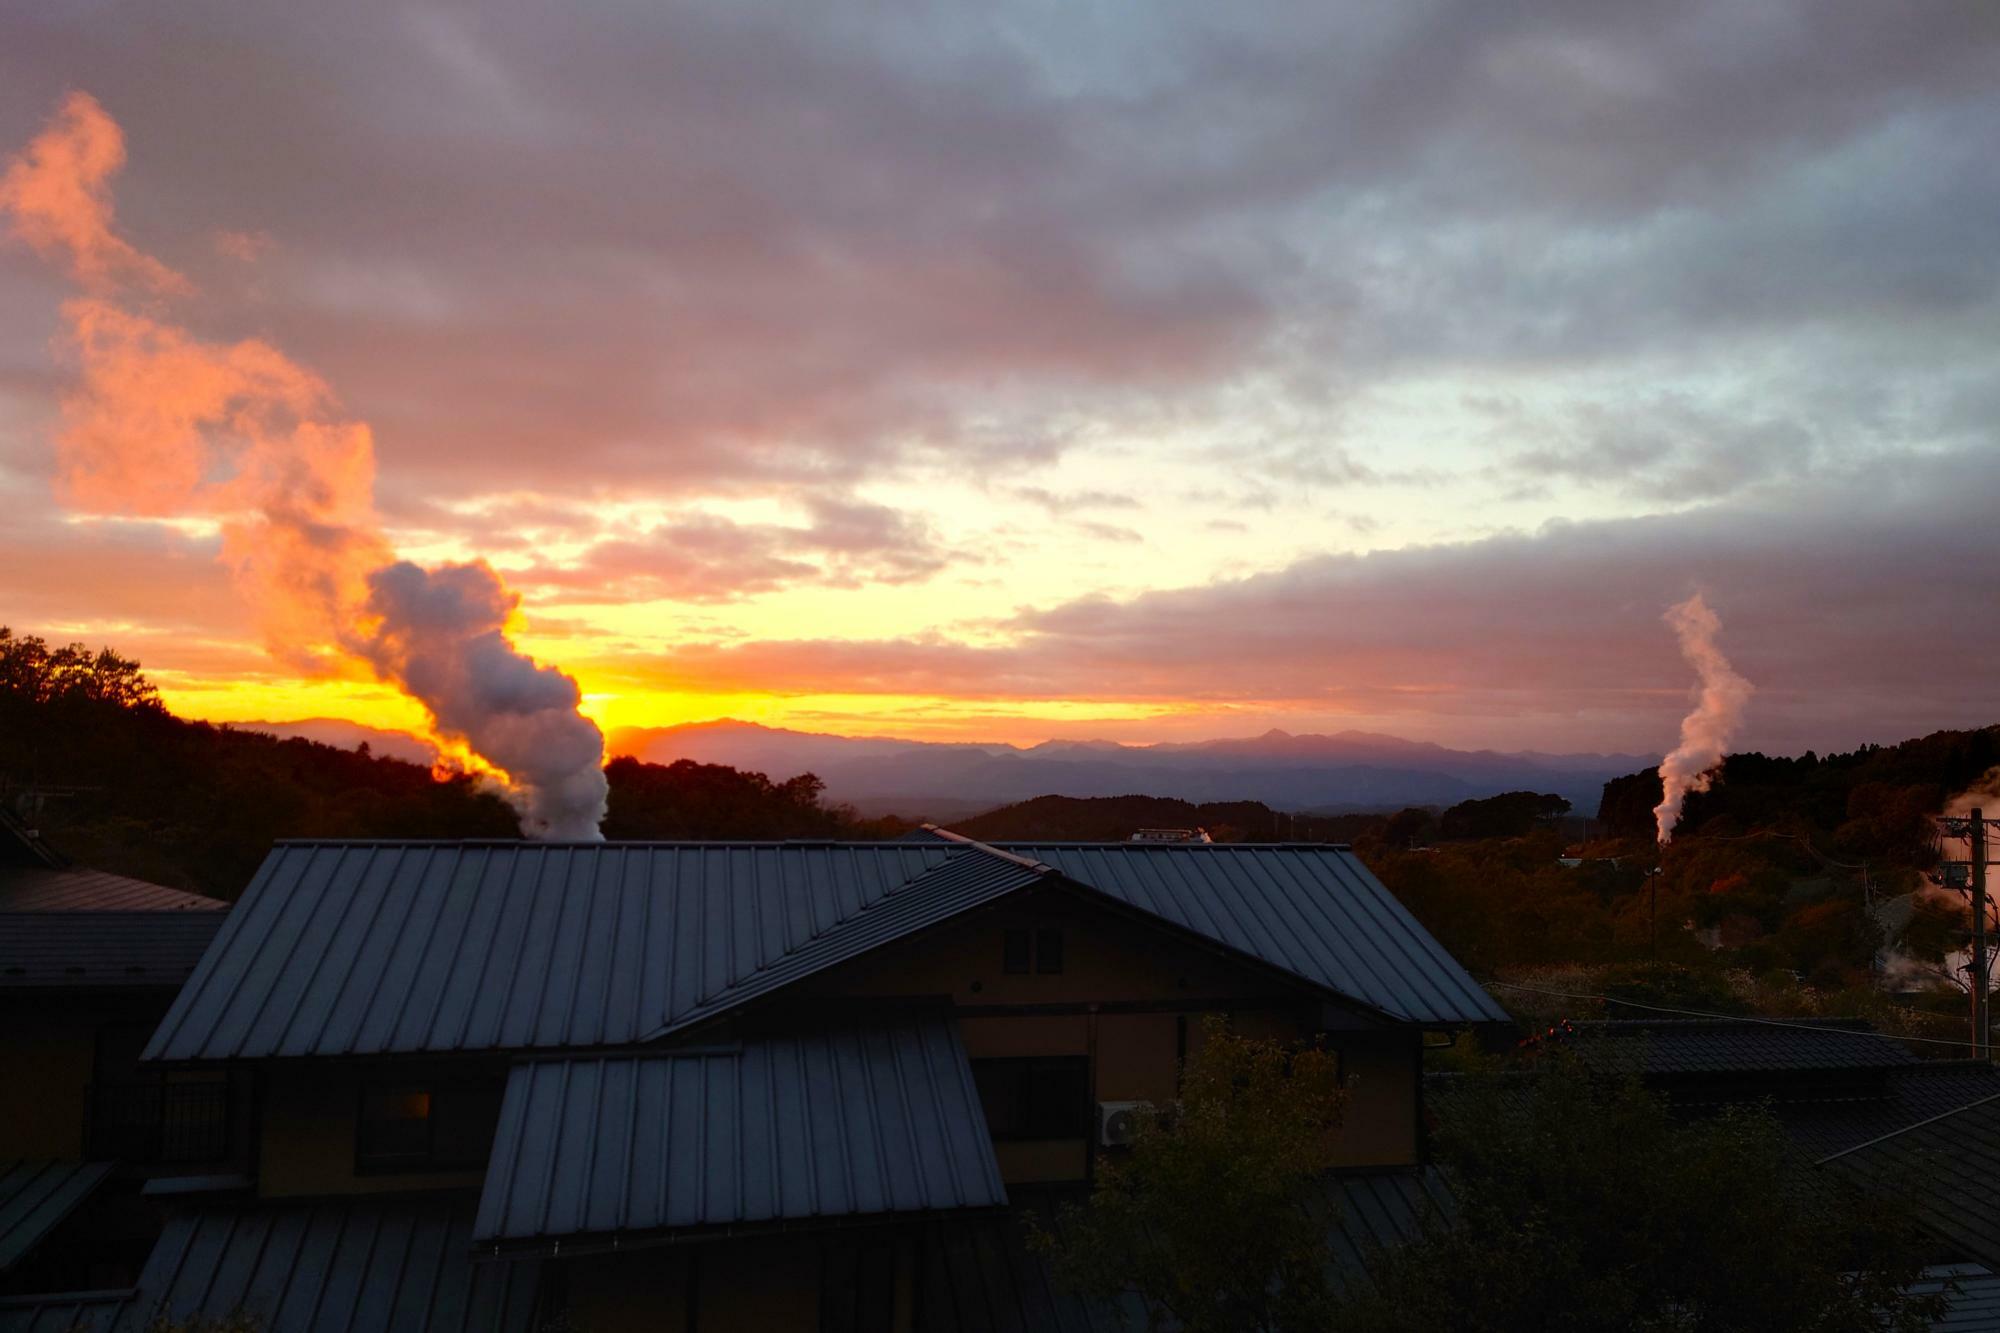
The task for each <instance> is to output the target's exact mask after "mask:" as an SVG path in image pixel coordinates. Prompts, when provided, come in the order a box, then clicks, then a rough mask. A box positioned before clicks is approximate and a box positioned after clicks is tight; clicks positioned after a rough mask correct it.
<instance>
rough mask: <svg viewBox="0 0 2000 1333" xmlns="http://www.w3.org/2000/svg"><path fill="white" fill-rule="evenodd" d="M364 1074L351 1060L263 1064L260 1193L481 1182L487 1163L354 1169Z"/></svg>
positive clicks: (458, 1186) (367, 1190)
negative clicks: (459, 1167) (326, 1064)
mask: <svg viewBox="0 0 2000 1333" xmlns="http://www.w3.org/2000/svg"><path fill="white" fill-rule="evenodd" d="M433 1068H435V1066H434V1067H433ZM362 1079H363V1075H362V1073H361V1072H360V1071H358V1070H357V1069H356V1068H354V1067H353V1066H342V1065H335V1066H332V1067H330V1068H315V1067H311V1066H307V1067H303V1068H302V1067H298V1066H291V1065H274V1066H267V1067H266V1072H265V1075H264V1114H263V1134H262V1137H261V1139H260V1142H259V1148H260V1156H259V1162H258V1172H257V1190H258V1193H259V1194H261V1195H263V1196H264V1197H265V1198H268V1199H275V1198H281V1197H284V1196H287V1195H298V1194H384V1193H395V1192H398V1191H403V1190H428V1189H475V1188H477V1187H478V1185H479V1183H480V1181H481V1180H482V1179H483V1178H484V1177H485V1172H484V1171H483V1170H473V1171H433V1172H402V1171H398V1172H383V1173H371V1174H366V1175H356V1174H355V1171H354V1129H355V1117H356V1114H357V1110H358V1107H357V1103H356V1099H357V1096H358V1093H359V1089H360V1087H361V1084H362Z"/></svg>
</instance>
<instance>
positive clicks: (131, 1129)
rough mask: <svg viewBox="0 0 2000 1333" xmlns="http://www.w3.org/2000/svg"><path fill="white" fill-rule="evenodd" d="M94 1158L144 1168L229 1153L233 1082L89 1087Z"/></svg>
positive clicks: (92, 1155) (213, 1159)
mask: <svg viewBox="0 0 2000 1333" xmlns="http://www.w3.org/2000/svg"><path fill="white" fill-rule="evenodd" d="M89 1130H90V1133H89V1138H90V1156H91V1157H93V1158H97V1159H100V1160H101V1159H104V1158H112V1157H115V1158H118V1159H120V1160H122V1161H127V1162H136V1163H139V1164H141V1165H164V1164H167V1163H180V1162H214V1161H219V1160H221V1159H222V1158H225V1157H227V1156H228V1155H229V1084H227V1083H224V1082H214V1083H158V1082H154V1083H98V1084H93V1085H92V1087H91V1089H90V1126H89Z"/></svg>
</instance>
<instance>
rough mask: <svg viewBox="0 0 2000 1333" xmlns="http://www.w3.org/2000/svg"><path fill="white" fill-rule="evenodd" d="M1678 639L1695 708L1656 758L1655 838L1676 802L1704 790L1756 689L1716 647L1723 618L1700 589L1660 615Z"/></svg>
mask: <svg viewBox="0 0 2000 1333" xmlns="http://www.w3.org/2000/svg"><path fill="white" fill-rule="evenodd" d="M1662 619H1664V620H1665V621H1666V622H1667V623H1668V624H1669V625H1672V626H1673V627H1674V633H1675V634H1676V635H1678V636H1679V638H1680V641H1681V656H1682V657H1685V658H1686V659H1687V661H1688V665H1689V666H1691V667H1693V668H1694V669H1695V674H1696V675H1698V676H1699V677H1700V678H1701V681H1700V684H1699V685H1698V686H1697V688H1696V693H1695V706H1694V711H1693V712H1691V713H1689V714H1688V715H1687V716H1686V717H1684V718H1682V719H1681V743H1680V744H1679V745H1677V746H1675V747H1674V752H1673V753H1672V754H1670V755H1668V756H1667V757H1666V758H1665V759H1663V760H1661V761H1660V785H1661V787H1662V788H1664V789H1665V795H1664V797H1663V798H1662V800H1661V801H1660V803H1659V804H1658V805H1656V806H1654V807H1653V822H1654V824H1655V825H1656V826H1657V827H1658V829H1659V840H1660V842H1662V843H1666V842H1670V841H1672V839H1673V836H1674V825H1676V824H1678V823H1680V819H1681V806H1682V805H1684V804H1686V802H1687V797H1688V793H1689V792H1694V791H1707V790H1708V785H1709V783H1710V782H1711V781H1713V780H1714V774H1715V769H1716V767H1717V766H1718V765H1719V764H1721V762H1722V756H1723V755H1724V753H1726V752H1727V750H1728V747H1729V737H1730V734H1731V733H1732V732H1734V731H1735V730H1736V724H1737V723H1738V722H1739V721H1741V720H1742V718H1743V709H1744V706H1745V705H1747V704H1748V703H1749V702H1750V695H1751V694H1752V692H1753V691H1754V689H1755V687H1754V686H1752V685H1751V684H1750V682H1749V681H1747V680H1745V679H1743V677H1741V676H1739V675H1737V674H1736V669H1735V668H1734V667H1732V666H1730V665H1729V659H1728V658H1726V657H1724V656H1723V655H1722V650H1721V649H1720V648H1717V647H1716V646H1715V636H1716V634H1717V633H1718V632H1720V631H1721V629H1722V622H1721V621H1720V620H1718V619H1716V616H1715V612H1713V611H1711V610H1709V609H1708V603H1707V602H1706V601H1704V600H1703V599H1702V595H1701V594H1700V593H1696V594H1695V595H1694V596H1692V597H1690V598H1688V599H1687V600H1686V601H1685V602H1682V603H1680V604H1679V605H1677V606H1672V607H1669V608H1668V609H1667V613H1666V615H1665V616H1663V617H1662Z"/></svg>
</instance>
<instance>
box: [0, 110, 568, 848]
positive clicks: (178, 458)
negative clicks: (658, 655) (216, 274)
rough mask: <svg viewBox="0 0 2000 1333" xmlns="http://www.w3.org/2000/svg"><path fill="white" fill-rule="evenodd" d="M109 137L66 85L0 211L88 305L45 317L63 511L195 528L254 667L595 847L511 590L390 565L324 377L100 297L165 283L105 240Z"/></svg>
mask: <svg viewBox="0 0 2000 1333" xmlns="http://www.w3.org/2000/svg"><path fill="white" fill-rule="evenodd" d="M124 160H125V146H124V138H123V136H122V135H121V134H120V133H119V130H118V126H117V125H116V124H115V123H114V122H113V121H112V120H111V118H110V117H109V116H107V115H106V114H105V113H104V109H103V108H102V107H100V106H99V105H98V104H97V103H96V102H95V101H94V100H92V99H91V98H90V97H89V96H88V95H87V94H84V93H72V94H71V95H70V96H69V97H68V98H67V99H66V100H65V101H64V103H63V106H62V109H61V110H60V112H59V113H58V114H57V116H56V117H55V119H54V120H53V121H52V122H51V123H50V125H49V127H48V128H47V129H46V130H45V131H43V133H42V134H41V135H40V136H39V137H38V138H37V139H36V140H35V141H34V142H33V143H32V144H30V145H29V146H28V148H27V151H26V152H24V153H22V154H21V155H20V156H19V157H18V158H16V159H15V160H14V161H13V163H11V164H10V165H9V167H8V169H7V173H6V176H5V177H4V183H0V208H4V210H5V211H6V213H7V215H8V216H9V217H11V218H12V219H13V225H14V230H15V232H16V233H17V234H19V235H20V236H21V237H22V238H23V239H25V240H26V241H27V242H28V243H29V244H30V245H32V246H34V247H35V248H36V249H37V250H39V251H41V252H42V253H44V254H47V255H51V256H55V257H64V256H66V257H67V259H68V263H69V267H70V269H71V271H72V272H73V273H74V275H75V276H76V278H77V280H78V281H79V282H81V283H82V284H83V285H84V287H85V288H86V289H87V290H88V291H89V292H90V295H88V296H84V297H80V298H78V299H76V300H73V301H70V302H68V303H67V304H66V305H65V306H64V314H65V315H66V316H67V318H68V321H69V328H70V348H71V350H72V351H73V352H74V354H75V356H76V359H77V362H78V364H79V368H80V376H79V380H78V382H77V384H76V386H75V387H74V388H73V389H72V390H71V391H70V392H69V393H68V394H66V395H65V398H64V425H63V428H62V431H61V433H60V435H59V437H58V447H59V451H60V455H61V458H60V468H61V486H62V488H63V491H64V493H65V496H66V498H67V499H69V500H70V501H71V502H72V503H74V504H76V505H79V506H82V507H84V508H86V509H90V510H94V511H97V512H100V513H126V514H144V515H151V516H156V517H176V518H188V517H198V518H202V519H207V520H212V521H213V522H215V523H216V524H217V525H218V526H219V528H220V531H221V534H222V556H223V559H224V561H225V563H227V565H228V566H229V568H230V570H231V572H232V573H233V574H234V575H235V579H236V584H237V586H238V588H239V589H240V590H242V591H243V592H244V593H245V594H246V595H247V596H248V598H249V599H250V601H251V602H252V604H253V605H254V606H255V607H256V608H257V610H258V612H259V616H260V619H261V621H262V626H263V630H264V634H265V639H266V642H267V644H268V645H269V647H270V649H271V651H272V653H273V655H274V656H276V657H278V658H279V659H280V660H281V661H286V662H289V663H291V664H293V665H295V666H298V667H300V668H302V669H305V670H307V671H308V672H310V673H312V674H319V675H326V674H332V673H335V672H338V671H341V670H344V669H352V668H353V667H354V666H355V665H356V664H361V663H365V664H366V666H367V667H368V668H369V669H371V670H372V671H373V672H374V673H375V675H376V676H377V677H378V678H380V679H382V680H386V681H392V682H394V683H395V684H397V685H398V686H400V687H402V688H403V689H404V690H405V691H407V692H408V693H409V694H410V695H411V696H412V697H414V698H416V699H417V700H419V701H420V702H421V703H422V704H423V705H424V707H425V709H426V710H427V711H428V713H429V716H430V721H431V730H432V732H433V735H434V737H435V739H437V740H438V741H439V742H440V743H441V745H442V746H443V747H444V748H445V749H447V750H448V751H451V752H453V753H465V752H469V754H470V755H476V756H479V757H481V758H483V759H485V760H486V761H488V763H489V764H490V765H491V766H492V767H493V768H495V769H497V770H499V772H500V773H501V774H502V776H503V777H504V778H505V779H506V781H507V783H508V787H509V794H510V796H512V797H513V798H514V799H515V803H516V804H517V806H518V807H519V808H520V810H521V817H522V827H523V828H524V829H525V830H526V831H527V832H529V833H530V834H533V835H536V836H552V837H559V838H589V837H595V836H596V833H597V824H598V822H599V820H601V819H602V818H603V814H604V793H605V779H604V773H603V769H602V759H603V749H604V738H603V736H602V734H601V733H599V731H598V729H597V727H596V725H595V724H594V723H592V722H591V721H590V720H589V719H588V718H585V717H583V716H582V715H581V714H580V713H579V712H578V711H577V704H578V702H579V695H578V691H577V687H576V682H575V681H574V680H572V679H571V678H569V677H568V676H565V675H563V674H562V673H561V672H560V671H558V670H556V669H555V668H553V667H544V666H540V665H537V664H536V663H535V662H534V661H532V660H531V659H529V658H528V657H526V656H525V655H524V654H521V653H519V652H517V651H516V650H515V649H514V646H513V643H512V641H511V640H510V639H509V637H508V635H507V627H508V626H507V622H508V619H509V617H510V616H511V615H512V613H513V608H514V606H515V604H516V602H517V600H518V599H517V598H516V597H515V595H514V594H513V593H511V592H509V591H508V590H507V588H506V586H505V585H504V584H503V583H502V582H501V580H500V578H499V576H498V575H497V574H495V573H494V572H493V570H492V569H491V568H489V567H488V566H486V565H484V564H468V565H450V566H445V567H442V568H439V569H424V568H421V567H419V566H417V565H414V564H410V563H408V562H406V561H399V560H397V559H396V557H395V553H394V551H393V550H392V549H391V548H390V545H389V542H388V540H387V538H386V537H384V535H383V534H382V531H381V527H380V524H379V522H378V520H377V518H376V514H375V446H374V439H373V437H372V435H371V434H370V432H369V429H368V427H367V425H366V424H364V423H362V422H359V421H353V420H349V419H347V418H345V417H344V416H342V415H341V414H340V412H339V411H338V410H337V407H336V404H335V403H334V401H333V394H332V392H331V391H330V390H329V389H328V388H327V386H326V384H325V382H324V381H322V380H321V379H320V378H319V377H318V376H317V375H314V374H313V373H312V372H311V371H309V370H306V369H305V368H303V367H301V366H299V365H298V364H297V363H295V362H293V361H292V360H291V359H290V358H288V357H286V356H285V355H284V353H282V352H280V351H278V350H277V349H276V348H275V347H272V346H271V345H270V344H268V343H265V342H261V341H259V340H256V339H248V340H245V341H242V342H237V343H215V342H209V341H205V340H203V339H201V338H197V337H195V336H194V335H193V334H191V333H189V332H188V331H187V330H186V329H183V328H181V327H179V326H177V325H174V324H171V323H167V322H165V321H164V320H163V319H161V318H158V317H156V316H154V315H151V314H142V313H139V312H138V311H135V310H134V309H132V308H131V307H130V305H129V304H128V303H127V302H125V301H123V300H121V299H120V297H121V295H122V293H121V292H120V291H119V288H120V286H121V285H122V284H125V283H128V282H132V283H137V284H138V285H140V286H143V287H144V288H147V289H149V290H151V291H154V292H158V293H164V294H171V293H179V292H184V291H186V290H188V287H187V283H186V281H185V279H183V278H181V277H180V275H178V274H176V273H174V272H173V271H172V270H171V269H169V268H167V267H166V266H165V265H163V264H161V263H159V262H158V261H157V260H154V259H152V258H151V257H149V256H147V255H144V254H142V253H140V252H139V251H138V250H137V249H135V248H134V247H133V246H132V245H130V244H129V243H128V242H126V241H125V240H124V239H123V238H121V237H119V236H118V235H117V234H116V233H115V232H114V231H113V230H112V226H111V218H112V213H111V202H110V194H109V190H108V182H109V180H110V177H111V176H112V174H113V173H114V172H116V171H117V170H118V168H119V167H120V166H121V165H122V164H123V162H124Z"/></svg>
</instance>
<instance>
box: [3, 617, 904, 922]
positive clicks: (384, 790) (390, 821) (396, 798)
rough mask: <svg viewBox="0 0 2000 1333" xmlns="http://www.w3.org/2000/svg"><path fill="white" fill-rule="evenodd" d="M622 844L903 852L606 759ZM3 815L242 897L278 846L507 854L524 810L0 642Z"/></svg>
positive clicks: (841, 822) (197, 886) (55, 650)
mask: <svg viewBox="0 0 2000 1333" xmlns="http://www.w3.org/2000/svg"><path fill="white" fill-rule="evenodd" d="M606 772H607V773H608V775H609V776H610V778H611V813H610V817H609V819H607V821H606V823H605V832H606V835H607V836H609V837H615V838H794V837H809V838H858V837H882V836H893V835H894V834H895V833H898V832H901V831H902V830H903V829H905V828H907V827H908V826H907V825H904V824H899V823H896V822H894V821H881V820H877V821H863V820H860V819H857V818H856V817H855V816H854V815H853V813H852V812H851V811H848V810H845V809H843V808H839V807H829V806H827V805H826V804H825V803H824V802H822V801H821V799H820V782H819V779H817V778H815V777H813V776H812V775H811V774H803V775H800V776H798V777H795V778H792V779H790V780H789V781H785V782H772V781H771V780H769V779H768V778H766V777H765V776H764V775H762V774H760V773H741V772H738V771H737V770H735V769H733V768H727V767H723V766H720V765H712V764H693V763H686V762H682V763H677V764H672V765H664V766H663V765H659V764H644V763H640V762H638V761H637V760H631V759H620V760H615V761H613V762H612V763H611V764H610V765H609V766H608V768H607V770H606ZM0 799H5V800H7V801H9V802H10V803H11V804H12V805H13V806H14V807H15V808H16V809H17V810H18V812H19V813H21V814H23V815H24V816H26V817H27V818H28V821H29V822H30V823H31V824H32V825H35V826H37V827H39V828H40V829H41V830H42V831H43V832H44V833H45V834H47V836H48V837H49V839H50V841H51V842H52V843H53V844H54V845H55V846H56V847H57V848H58V849H59V850H61V851H62V852H64V853H65V854H66V855H68V856H70V857H71V858H72V859H74V860H76V861H78V862H79V863H82V864H85V865H90V866H94V867H97V868H98V869H102V870H109V871H114V872H116V873H119V874H126V875H132V876H134V877H136V878H140V879H145V880H150V881H152V882H154V883H157V884H166V885H170V886H172V887H174V888H180V889H190V890H193V891H195V892H198V893H206V894H209V895H211V896H214V897H218V898H228V899H233V898H235V897H236V895H237V894H239V893H241V892H242V890H243V887H244V886H245V885H246V884H248V883H249V880H250V876H251V875H252V874H253V873H255V871H256V869H257V866H258V864H259V863H260V862H261V861H262V860H263V859H264V855H265V853H266V852H268V851H269V850H270V848H271V844H272V842H274V841H276V840H277V839H280V838H512V837H516V836H518V833H519V830H518V825H517V823H516V821H515V816H514V811H513V809H512V808H511V807H509V806H508V804H507V803H506V802H505V801H504V800H502V799H501V798H500V797H499V796H498V795H497V794H495V793H494V792H493V791H492V790H491V788H490V787H489V786H487V785H486V784H482V783H480V782H479V781H477V780H475V779H472V778H469V777H465V776H454V777H439V776H435V775H433V773H432V772H431V770H430V769H428V768H425V767H423V766H422V765H418V764H411V763H406V762H404V761H402V760H398V759H389V758H384V757H381V756H377V755H373V754H370V753H369V752H368V750H367V747H366V746H363V747H361V748H360V749H357V750H342V749H339V748H336V747H334V746H330V745H322V744H319V743H318V742H314V741H306V740H297V739H288V740H281V739H279V738H277V737H275V736H268V735H265V734H263V733H261V732H254V731H237V730H234V729H231V728H227V727H217V726H212V725H210V724H208V723H206V722H191V721H188V720H186V719H183V718H178V717H175V716H174V715H173V714H172V713H170V712H168V711H167V709H166V708H165V707H164V706H162V704H161V703H160V700H159V694H158V692H157V690H155V688H154V687H153V685H152V684H151V682H149V681H148V680H147V679H146V677H145V675H144V673H143V672H142V671H141V669H140V667H139V664H138V663H137V662H135V661H133V660H131V659H130V658H126V657H121V656H120V655H118V654H117V653H115V652H113V651H111V650H109V649H100V650H96V651H92V650H90V649H87V648H85V647H83V646H82V645H80V644H71V645H68V646H65V647H51V646H50V645H49V644H47V643H46V642H44V641H43V640H41V639H39V638H35V637H31V636H22V635H16V634H14V633H12V632H11V631H9V630H8V629H6V628H5V627H0Z"/></svg>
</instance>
